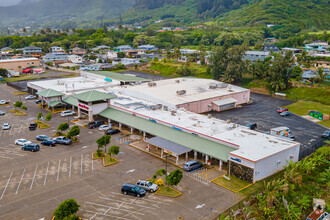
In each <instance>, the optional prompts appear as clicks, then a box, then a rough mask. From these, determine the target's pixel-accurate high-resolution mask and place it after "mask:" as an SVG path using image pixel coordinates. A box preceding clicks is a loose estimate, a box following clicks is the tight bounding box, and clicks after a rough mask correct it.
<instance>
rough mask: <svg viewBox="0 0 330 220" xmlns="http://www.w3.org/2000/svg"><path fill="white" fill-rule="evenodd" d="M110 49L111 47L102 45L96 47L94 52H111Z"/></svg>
mask: <svg viewBox="0 0 330 220" xmlns="http://www.w3.org/2000/svg"><path fill="white" fill-rule="evenodd" d="M109 49H110V47H109V46H106V45H100V46H97V47H94V48H93V49H92V50H93V51H96V50H109Z"/></svg>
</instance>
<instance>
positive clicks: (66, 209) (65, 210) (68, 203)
mask: <svg viewBox="0 0 330 220" xmlns="http://www.w3.org/2000/svg"><path fill="white" fill-rule="evenodd" d="M79 207H80V205H78V203H77V201H76V200H75V199H67V200H65V201H63V202H61V204H60V205H59V206H58V207H57V208H56V209H55V211H54V216H55V220H64V219H65V220H75V219H77V217H76V215H75V214H76V213H77V212H78V211H79Z"/></svg>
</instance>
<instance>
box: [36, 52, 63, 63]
mask: <svg viewBox="0 0 330 220" xmlns="http://www.w3.org/2000/svg"><path fill="white" fill-rule="evenodd" d="M42 61H43V62H44V63H47V62H53V61H68V55H66V54H56V53H55V54H46V55H45V56H43V57H42Z"/></svg>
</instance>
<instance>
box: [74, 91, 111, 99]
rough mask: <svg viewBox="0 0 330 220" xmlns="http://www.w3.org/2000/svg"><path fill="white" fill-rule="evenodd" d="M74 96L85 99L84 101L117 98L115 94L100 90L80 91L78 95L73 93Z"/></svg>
mask: <svg viewBox="0 0 330 220" xmlns="http://www.w3.org/2000/svg"><path fill="white" fill-rule="evenodd" d="M72 97H73V98H76V99H78V100H80V101H83V102H97V101H101V100H106V99H112V98H115V96H113V95H110V94H108V93H104V92H99V91H96V90H91V91H88V92H83V93H79V94H77V95H73V96H72Z"/></svg>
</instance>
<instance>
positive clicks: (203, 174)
mask: <svg viewBox="0 0 330 220" xmlns="http://www.w3.org/2000/svg"><path fill="white" fill-rule="evenodd" d="M212 170H213V169H209V170H208V171H205V172H203V173H201V174H199V175H198V176H201V175H204V174H206V173H208V172H210V171H212Z"/></svg>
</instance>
